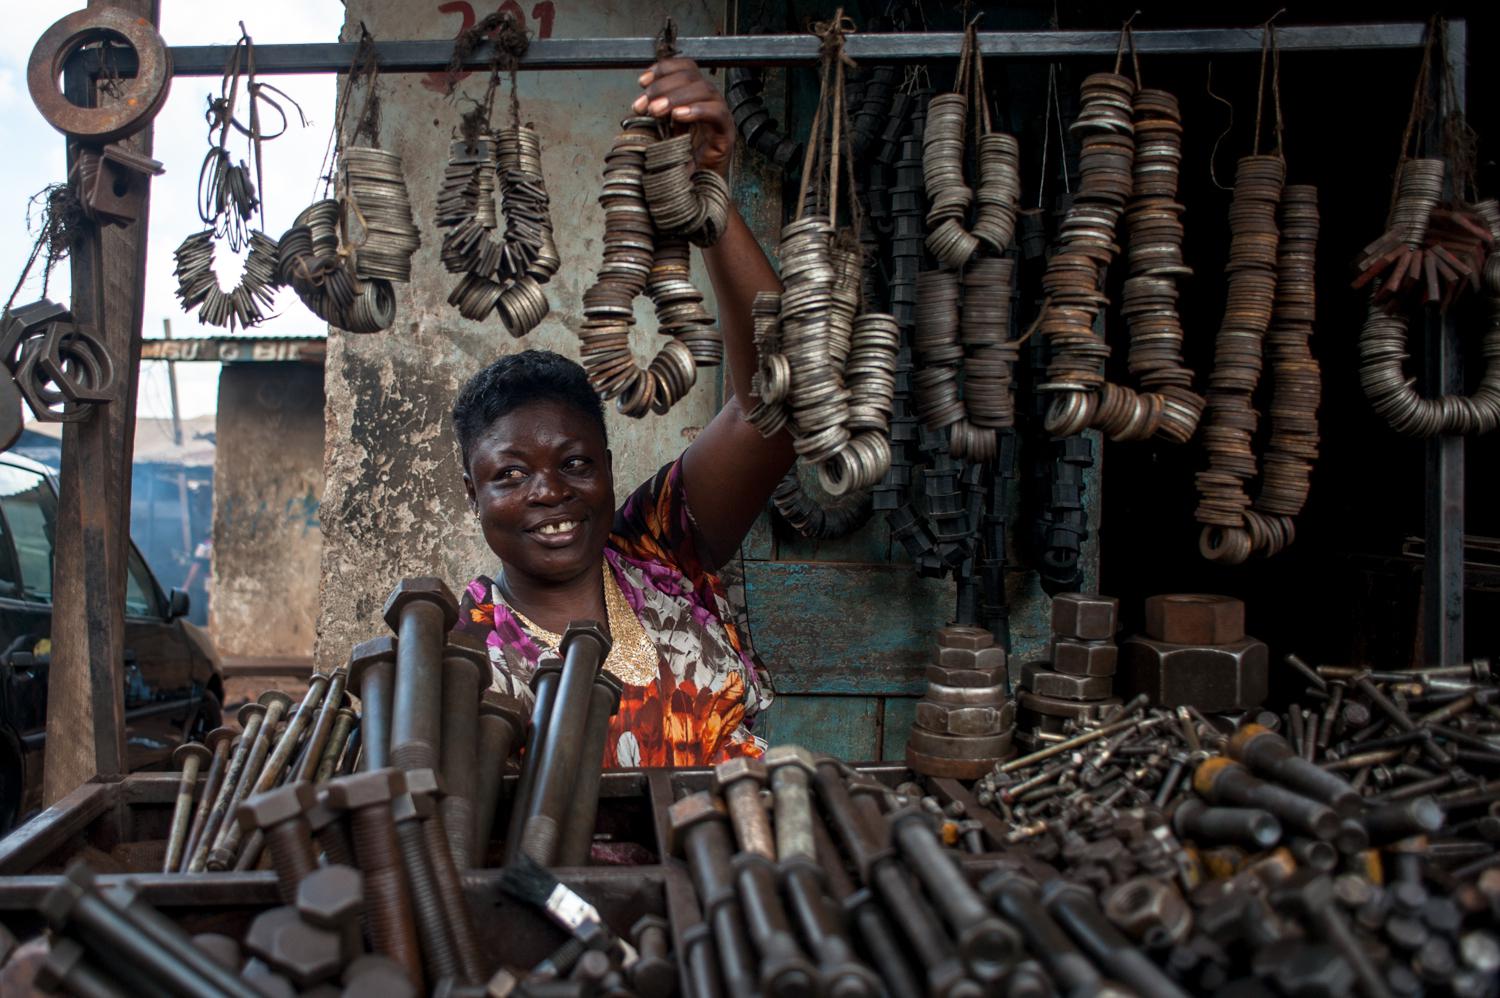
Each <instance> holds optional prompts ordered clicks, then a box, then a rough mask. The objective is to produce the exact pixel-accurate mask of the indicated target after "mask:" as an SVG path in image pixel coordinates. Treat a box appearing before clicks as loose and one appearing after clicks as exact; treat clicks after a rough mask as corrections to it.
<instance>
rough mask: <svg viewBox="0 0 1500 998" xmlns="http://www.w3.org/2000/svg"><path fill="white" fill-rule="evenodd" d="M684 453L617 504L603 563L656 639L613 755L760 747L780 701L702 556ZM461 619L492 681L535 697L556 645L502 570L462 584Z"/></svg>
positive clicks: (668, 755) (712, 757) (609, 756)
mask: <svg viewBox="0 0 1500 998" xmlns="http://www.w3.org/2000/svg"><path fill="white" fill-rule="evenodd" d="M696 537H697V534H696V530H695V528H694V526H693V521H692V514H691V513H690V512H689V511H688V505H687V497H686V496H685V495H684V494H683V489H682V461H681V459H680V458H679V459H678V460H677V461H674V462H672V463H671V464H669V465H667V466H666V467H664V468H662V469H661V470H660V471H658V472H657V473H656V475H655V477H653V478H652V479H651V480H650V481H648V482H646V483H645V484H643V485H641V486H640V488H638V489H636V490H635V491H634V492H633V493H631V495H630V497H629V498H628V499H626V500H625V504H624V505H623V506H621V507H620V509H619V510H618V511H617V512H616V513H615V522H614V526H613V530H612V531H611V533H610V537H609V541H608V542H607V544H606V546H605V550H604V559H605V563H606V564H607V565H608V566H609V568H610V570H611V571H613V572H614V574H615V579H616V580H617V581H618V582H619V583H620V589H621V591H622V592H623V593H624V595H625V600H626V602H627V603H628V604H629V605H630V608H631V609H632V610H633V611H635V615H636V618H637V619H638V620H639V621H640V622H641V625H642V626H643V627H644V628H645V630H646V634H647V635H648V636H649V637H650V638H651V640H652V642H653V643H654V644H655V645H656V649H657V652H658V653H659V655H660V667H659V670H658V674H657V677H656V679H654V680H653V681H652V682H650V683H648V684H646V685H643V686H638V685H626V687H625V691H624V694H623V695H622V697H621V700H620V710H619V712H618V713H617V714H616V715H615V716H614V718H613V719H612V720H611V722H610V737H609V740H608V742H607V743H606V746H605V752H604V765H605V766H606V767H609V768H615V767H629V766H705V765H713V764H715V763H718V762H722V761H723V760H725V759H728V758H732V757H735V756H756V757H758V756H760V755H761V754H762V753H764V751H765V748H766V743H765V740H764V739H762V738H757V737H756V736H755V735H754V734H752V733H751V731H750V726H749V724H750V719H751V718H752V717H753V716H754V715H755V714H756V713H757V712H759V711H761V710H764V709H765V708H766V707H767V706H769V705H770V703H771V699H772V696H773V693H772V690H771V684H770V682H769V678H768V677H767V676H766V675H765V673H764V671H763V670H762V669H761V667H760V665H759V663H758V662H757V661H756V659H755V658H754V656H753V654H752V653H751V651H750V650H749V647H748V645H747V643H746V642H745V641H744V639H743V637H742V635H741V633H740V627H739V626H738V624H737V622H736V621H735V618H734V614H733V612H732V610H731V607H730V603H729V600H728V598H727V595H726V589H725V586H724V584H723V582H722V581H721V579H720V578H719V576H718V575H717V574H715V573H714V572H712V571H710V570H709V569H708V568H707V567H705V565H704V564H703V562H702V560H701V558H700V556H699V552H698V546H697V540H696ZM459 616H460V624H459V626H460V627H463V628H465V629H466V630H468V631H470V632H471V633H475V634H480V635H482V636H484V638H485V641H486V642H487V643H488V645H489V649H490V664H491V666H492V667H493V673H494V684H493V685H494V688H495V689H497V690H499V691H501V692H503V693H509V694H511V695H513V696H517V697H520V698H521V699H522V700H523V701H525V702H526V703H527V704H528V705H529V704H530V703H531V701H532V694H531V689H530V686H529V685H528V683H529V681H530V679H531V675H532V673H533V672H535V671H536V669H537V668H538V667H539V666H540V665H541V664H542V663H543V661H545V660H547V659H552V660H556V659H557V651H556V649H554V648H551V647H548V646H547V645H546V644H545V643H544V642H543V640H542V639H540V638H538V637H536V636H535V635H534V634H533V633H532V631H531V630H530V629H529V628H528V627H527V626H526V625H525V624H524V623H522V621H521V620H520V618H518V617H517V616H516V615H515V614H514V613H512V612H511V610H510V607H508V606H506V605H505V601H504V599H503V598H502V597H501V595H500V591H499V589H498V588H497V587H496V585H495V583H494V581H493V580H492V579H491V578H490V577H488V576H485V575H481V576H478V577H476V578H475V579H474V580H473V581H471V582H470V583H469V584H468V586H467V587H466V589H465V591H464V596H463V607H462V609H461V611H460V614H459Z"/></svg>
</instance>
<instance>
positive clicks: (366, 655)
mask: <svg viewBox="0 0 1500 998" xmlns="http://www.w3.org/2000/svg"><path fill="white" fill-rule="evenodd" d="M395 661H396V639H395V638H394V637H392V636H391V635H389V634H385V635H382V636H380V637H378V638H371V639H370V640H368V641H361V642H360V643H359V644H357V645H355V646H354V648H353V649H352V650H351V651H350V652H349V685H350V687H352V688H353V689H354V690H355V691H356V692H357V691H358V690H359V687H360V684H361V683H363V682H364V677H365V673H366V672H369V671H370V668H371V667H372V666H375V665H379V664H380V663H382V662H387V663H394V662H395Z"/></svg>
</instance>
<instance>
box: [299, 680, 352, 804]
mask: <svg viewBox="0 0 1500 998" xmlns="http://www.w3.org/2000/svg"><path fill="white" fill-rule="evenodd" d="M348 683H349V669H348V667H347V666H342V665H341V666H339V667H338V668H336V669H334V670H333V671H332V672H330V673H329V674H328V689H327V691H326V692H325V693H324V694H323V702H322V705H321V706H320V707H319V708H318V716H317V718H316V719H315V720H314V721H313V723H312V727H311V729H309V731H308V735H307V741H306V743H305V744H304V745H303V747H302V757H301V759H300V761H299V762H298V763H297V766H296V769H295V771H294V772H293V773H292V779H294V780H312V779H314V778H315V777H316V776H317V773H318V766H319V765H320V764H321V763H322V761H323V752H324V750H325V749H326V748H327V746H328V742H329V739H330V737H331V736H332V734H333V728H334V724H335V723H336V722H337V719H338V715H339V711H340V710H342V709H343V707H344V700H345V696H344V690H345V688H346V687H347V686H348ZM346 734H347V729H346ZM325 779H326V777H325Z"/></svg>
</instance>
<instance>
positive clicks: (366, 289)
mask: <svg viewBox="0 0 1500 998" xmlns="http://www.w3.org/2000/svg"><path fill="white" fill-rule="evenodd" d="M341 213H342V208H341V207H340V204H339V202H338V201H336V200H334V199H332V198H324V199H323V200H321V201H315V202H313V203H312V204H310V205H308V206H307V207H306V208H304V209H303V210H302V211H301V213H300V214H298V215H297V217H296V219H295V220H294V221H293V222H292V227H291V228H290V229H288V230H287V231H286V232H285V233H283V234H282V236H281V240H280V245H279V255H278V257H277V260H276V273H277V277H278V278H279V279H280V281H281V283H283V284H286V285H287V286H289V287H290V288H291V289H292V290H293V291H295V292H297V297H298V298H300V299H302V304H304V305H306V306H307V307H308V309H309V310H310V311H311V312H312V313H313V314H314V315H316V316H317V317H318V318H320V319H322V320H324V321H325V322H328V323H331V324H333V325H335V326H337V327H339V328H340V329H343V330H345V331H347V332H351V333H378V332H380V331H381V330H382V329H389V328H390V326H391V324H392V323H393V322H395V321H396V295H395V292H394V290H392V288H391V282H390V281H388V280H384V279H382V278H378V277H375V278H370V279H368V280H357V279H356V278H355V276H354V273H353V271H352V270H351V269H350V267H349V264H348V259H347V255H346V254H345V253H343V252H341V251H340V248H339V217H340V214H341Z"/></svg>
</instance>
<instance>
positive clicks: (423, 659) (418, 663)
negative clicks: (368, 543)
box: [385, 577, 458, 769]
mask: <svg viewBox="0 0 1500 998" xmlns="http://www.w3.org/2000/svg"><path fill="white" fill-rule="evenodd" d="M385 622H386V624H387V625H389V626H390V629H391V630H393V631H395V632H396V687H395V695H394V702H393V703H392V705H391V765H392V766H395V767H396V768H397V769H437V768H438V761H439V759H438V746H439V744H440V743H439V737H440V728H441V720H442V719H441V710H442V703H441V700H442V689H443V675H442V658H443V635H444V634H446V633H448V631H450V630H452V628H453V625H454V624H455V623H457V622H458V601H457V600H455V599H454V598H453V593H452V592H450V591H449V590H448V587H447V586H446V585H444V584H443V580H441V579H436V578H431V577H424V578H416V579H402V580H401V582H400V583H398V584H397V586H396V588H395V589H394V590H393V591H392V592H391V595H390V598H389V599H387V600H386V602H385Z"/></svg>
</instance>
